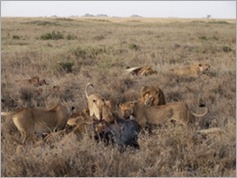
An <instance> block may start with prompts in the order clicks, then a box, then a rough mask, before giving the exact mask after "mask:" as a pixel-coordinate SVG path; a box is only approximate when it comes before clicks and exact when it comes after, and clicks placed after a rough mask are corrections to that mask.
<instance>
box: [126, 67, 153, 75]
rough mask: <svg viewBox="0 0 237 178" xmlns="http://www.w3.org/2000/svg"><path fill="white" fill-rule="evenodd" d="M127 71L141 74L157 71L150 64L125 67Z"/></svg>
mask: <svg viewBox="0 0 237 178" xmlns="http://www.w3.org/2000/svg"><path fill="white" fill-rule="evenodd" d="M126 71H127V73H130V74H133V75H141V76H147V75H151V74H156V73H157V71H155V70H153V69H152V68H151V67H150V66H141V67H132V68H130V67H127V69H126Z"/></svg>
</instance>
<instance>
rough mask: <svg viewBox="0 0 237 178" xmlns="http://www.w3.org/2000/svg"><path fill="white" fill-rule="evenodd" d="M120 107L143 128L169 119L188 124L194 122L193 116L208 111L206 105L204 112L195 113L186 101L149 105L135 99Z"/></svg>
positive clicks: (200, 115) (124, 114) (123, 113)
mask: <svg viewBox="0 0 237 178" xmlns="http://www.w3.org/2000/svg"><path fill="white" fill-rule="evenodd" d="M119 107H120V110H121V113H122V116H123V117H124V118H130V117H131V115H132V116H133V118H135V120H136V121H137V122H138V123H139V125H140V126H141V127H143V128H145V127H146V126H147V125H150V124H162V123H164V122H165V121H167V120H176V121H178V122H180V123H181V124H182V125H184V126H188V125H189V124H190V123H193V122H194V120H193V119H194V118H193V119H192V116H196V117H202V116H204V115H205V114H206V113H207V112H208V109H207V108H206V107H205V112H204V113H202V114H196V113H193V112H192V111H191V110H189V108H188V105H187V104H186V103H184V102H175V103H168V104H166V105H160V106H147V105H144V104H142V103H141V102H138V101H135V102H127V103H124V104H120V105H119Z"/></svg>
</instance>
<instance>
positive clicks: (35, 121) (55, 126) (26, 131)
mask: <svg viewBox="0 0 237 178" xmlns="http://www.w3.org/2000/svg"><path fill="white" fill-rule="evenodd" d="M72 110H73V108H71V109H69V108H68V107H66V106H64V105H62V104H58V105H57V106H55V107H54V108H52V109H50V110H44V109H32V108H23V109H21V110H19V111H15V112H1V115H2V116H12V119H13V122H14V124H15V126H16V127H17V129H18V130H19V132H20V133H21V137H22V143H23V144H24V143H25V142H26V140H27V139H28V138H30V137H31V138H32V136H33V135H34V134H35V133H37V134H42V133H45V132H52V131H58V130H62V129H64V127H65V125H66V123H67V120H68V119H69V117H70V116H71V114H72Z"/></svg>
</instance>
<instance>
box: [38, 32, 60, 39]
mask: <svg viewBox="0 0 237 178" xmlns="http://www.w3.org/2000/svg"><path fill="white" fill-rule="evenodd" d="M40 38H41V39H42V40H59V39H63V38H64V36H63V33H61V32H59V31H57V32H55V31H52V32H51V33H45V34H43V35H41V37H40Z"/></svg>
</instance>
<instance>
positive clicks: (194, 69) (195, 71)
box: [171, 64, 211, 77]
mask: <svg viewBox="0 0 237 178" xmlns="http://www.w3.org/2000/svg"><path fill="white" fill-rule="evenodd" d="M210 67H211V66H210V65H209V64H192V65H190V66H187V67H181V68H175V69H171V72H172V73H174V74H176V75H178V76H192V77H198V76H199V75H200V74H202V73H205V72H206V71H208V69H209V68H210Z"/></svg>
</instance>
